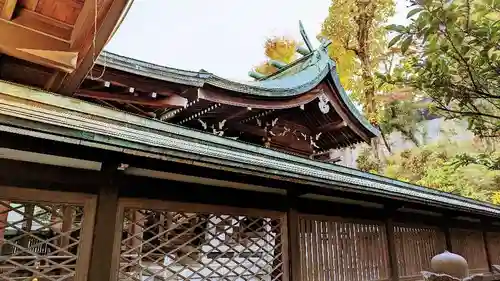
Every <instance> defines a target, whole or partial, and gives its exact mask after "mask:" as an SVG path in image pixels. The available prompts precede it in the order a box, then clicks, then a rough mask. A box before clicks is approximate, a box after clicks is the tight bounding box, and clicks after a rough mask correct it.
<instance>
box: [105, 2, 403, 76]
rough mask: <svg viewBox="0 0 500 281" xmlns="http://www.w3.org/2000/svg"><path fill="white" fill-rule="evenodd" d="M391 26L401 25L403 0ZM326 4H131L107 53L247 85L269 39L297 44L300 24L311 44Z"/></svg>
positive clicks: (263, 58)
mask: <svg viewBox="0 0 500 281" xmlns="http://www.w3.org/2000/svg"><path fill="white" fill-rule="evenodd" d="M396 1H397V3H398V4H397V11H398V13H397V15H396V17H395V18H394V19H393V21H394V22H401V21H404V19H405V16H406V12H405V10H406V6H405V3H404V0H396ZM330 3H331V0H310V1H298V0H295V1H294V0H292V1H290V0H252V1H243V0H210V1H207V0H135V1H134V4H133V6H132V8H131V9H130V11H129V13H128V15H127V17H126V18H125V20H124V22H123V23H122V25H121V27H120V29H119V30H118V32H117V33H116V34H115V36H114V37H113V39H112V40H111V42H109V44H108V45H107V46H106V48H105V49H106V50H107V51H110V52H114V53H117V54H120V55H124V56H127V57H132V58H135V59H139V60H144V61H148V62H151V63H155V64H159V65H164V66H170V67H176V68H181V69H187V70H195V71H197V70H200V69H202V68H203V69H205V70H207V71H209V72H213V73H215V74H217V75H219V76H222V77H225V78H233V79H245V80H248V79H249V78H248V76H247V73H248V71H249V70H250V69H251V68H252V67H253V66H255V65H257V64H259V63H260V62H263V61H264V60H265V56H264V51H263V44H264V42H265V40H266V39H267V38H269V37H271V36H283V35H285V36H290V37H292V38H295V39H298V40H301V37H300V33H299V26H298V23H299V20H302V23H303V24H304V27H305V29H306V32H307V34H308V35H309V38H310V40H311V41H313V44H314V45H317V44H319V43H318V42H317V41H316V35H317V34H318V33H319V32H320V31H321V24H322V22H323V20H324V19H325V18H326V16H327V14H328V7H329V6H330Z"/></svg>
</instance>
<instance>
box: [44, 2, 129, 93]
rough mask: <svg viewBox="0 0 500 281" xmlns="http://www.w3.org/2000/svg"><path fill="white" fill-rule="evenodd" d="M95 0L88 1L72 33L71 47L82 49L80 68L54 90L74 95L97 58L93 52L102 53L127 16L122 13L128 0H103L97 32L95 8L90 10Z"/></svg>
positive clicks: (78, 66)
mask: <svg viewBox="0 0 500 281" xmlns="http://www.w3.org/2000/svg"><path fill="white" fill-rule="evenodd" d="M93 3H95V2H94V0H86V1H85V4H84V8H83V9H82V11H81V12H80V16H79V18H78V19H77V22H76V23H75V28H74V30H73V33H72V36H71V42H72V43H71V48H73V49H75V50H79V53H80V57H79V61H78V63H77V70H76V71H75V72H74V73H72V74H71V75H68V76H67V77H66V78H65V79H64V81H63V83H62V85H61V87H60V88H58V89H51V90H53V91H56V92H59V93H61V94H66V95H72V94H73V93H74V92H75V91H76V90H77V89H78V87H79V86H80V84H81V83H82V81H83V80H84V79H85V77H86V76H87V74H88V73H89V71H91V69H92V67H93V65H94V62H95V60H96V59H97V58H96V57H94V54H95V55H98V54H100V53H101V51H102V49H103V48H104V45H105V44H106V43H107V42H108V40H109V39H110V36H111V35H112V34H113V32H114V30H115V28H116V26H117V23H118V21H119V20H120V19H121V18H122V16H124V15H123V13H124V12H126V7H127V5H128V3H129V0H105V1H103V3H102V4H101V6H100V8H99V11H98V14H97V19H98V22H97V34H95V35H94V28H93V26H94V21H95V11H94V12H90V11H91V10H92V7H94V8H95V6H94V4H93ZM80 17H81V18H80ZM89 17H90V18H89ZM93 48H94V49H93ZM92 49H93V50H92Z"/></svg>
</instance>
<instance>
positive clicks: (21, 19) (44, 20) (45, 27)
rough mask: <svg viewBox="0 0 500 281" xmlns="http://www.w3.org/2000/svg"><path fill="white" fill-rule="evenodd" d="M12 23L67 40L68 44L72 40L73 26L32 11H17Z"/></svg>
mask: <svg viewBox="0 0 500 281" xmlns="http://www.w3.org/2000/svg"><path fill="white" fill-rule="evenodd" d="M12 22H14V23H17V24H20V25H23V26H26V27H28V28H31V29H35V30H40V31H43V32H45V33H47V34H49V35H52V36H55V37H57V38H61V39H63V40H67V42H69V41H70V40H71V32H72V31H73V26H72V25H70V24H67V23H65V22H62V21H59V20H56V19H53V18H51V17H47V16H44V15H42V14H39V13H36V12H34V11H32V10H31V9H19V11H16V16H15V17H14V18H13V19H12Z"/></svg>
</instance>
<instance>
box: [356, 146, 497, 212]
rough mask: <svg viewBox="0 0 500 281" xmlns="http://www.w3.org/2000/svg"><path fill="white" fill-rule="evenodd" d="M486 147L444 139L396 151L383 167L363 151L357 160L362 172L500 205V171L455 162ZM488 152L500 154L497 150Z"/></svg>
mask: <svg viewBox="0 0 500 281" xmlns="http://www.w3.org/2000/svg"><path fill="white" fill-rule="evenodd" d="M499 144H500V143H499ZM488 150H489V148H488V146H486V145H485V144H484V142H473V141H461V142H453V141H444V142H441V143H435V144H430V145H424V146H422V147H415V148H413V149H409V150H405V151H402V152H400V153H397V154H395V155H393V156H391V157H389V158H388V159H387V165H386V166H385V167H381V166H380V165H378V163H377V162H376V160H375V159H373V158H370V157H369V156H368V157H367V152H363V153H361V157H359V158H358V159H357V162H358V167H359V168H360V169H362V170H364V171H370V172H374V173H380V174H383V175H385V176H387V177H390V178H394V179H398V180H402V181H406V182H411V183H414V184H418V185H422V186H426V187H429V188H435V189H438V190H441V191H446V192H450V193H453V194H457V195H461V196H465V197H469V198H473V199H477V200H482V201H488V202H492V203H494V204H500V170H494V169H490V168H489V167H487V166H486V165H482V164H481V163H475V162H470V163H461V164H459V165H457V161H459V159H460V158H461V157H462V156H461V155H462V154H463V153H467V154H470V155H474V154H482V153H486V152H487V151H488ZM491 154H493V155H494V156H495V157H500V152H493V153H491Z"/></svg>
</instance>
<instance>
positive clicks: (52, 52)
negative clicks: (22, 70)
mask: <svg viewBox="0 0 500 281" xmlns="http://www.w3.org/2000/svg"><path fill="white" fill-rule="evenodd" d="M0 30H1V31H2V32H0V52H2V53H4V54H7V55H9V56H12V57H15V58H18V59H22V60H26V61H30V62H33V63H36V64H40V65H44V66H47V67H50V68H55V69H60V70H63V71H71V68H72V67H71V58H70V59H69V60H68V59H67V58H68V57H71V56H72V57H74V56H75V55H76V54H75V53H74V52H68V51H69V48H70V44H69V42H68V41H66V40H63V39H61V38H57V37H55V36H52V35H50V34H47V33H43V32H41V31H38V30H34V29H31V28H28V27H26V26H23V25H20V24H17V23H14V22H12V21H8V20H5V19H0Z"/></svg>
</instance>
